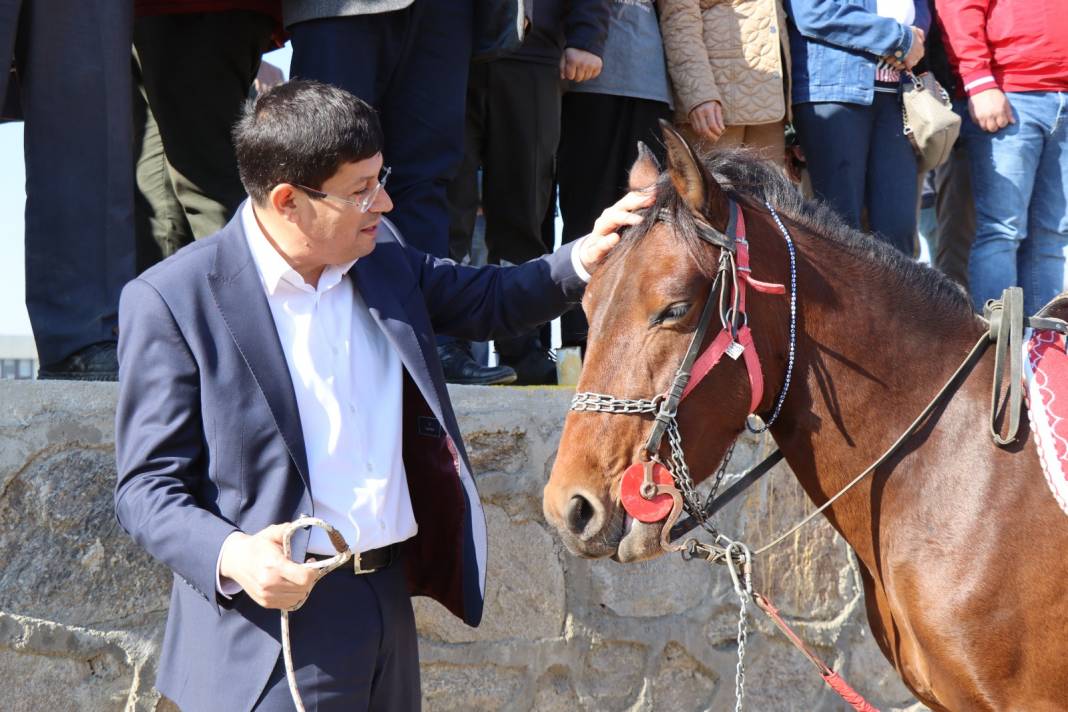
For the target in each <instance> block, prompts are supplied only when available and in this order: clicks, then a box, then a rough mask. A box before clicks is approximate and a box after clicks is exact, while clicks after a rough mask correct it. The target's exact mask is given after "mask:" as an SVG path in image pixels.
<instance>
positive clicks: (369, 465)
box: [367, 461, 374, 472]
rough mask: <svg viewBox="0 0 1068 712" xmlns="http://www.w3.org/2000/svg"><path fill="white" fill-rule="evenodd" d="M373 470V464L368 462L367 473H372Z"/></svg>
mask: <svg viewBox="0 0 1068 712" xmlns="http://www.w3.org/2000/svg"><path fill="white" fill-rule="evenodd" d="M373 469H374V468H373V467H371V462H370V461H368V462H367V471H368V472H370V471H372V470H373Z"/></svg>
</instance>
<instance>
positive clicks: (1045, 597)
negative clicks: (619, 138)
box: [544, 129, 1068, 712]
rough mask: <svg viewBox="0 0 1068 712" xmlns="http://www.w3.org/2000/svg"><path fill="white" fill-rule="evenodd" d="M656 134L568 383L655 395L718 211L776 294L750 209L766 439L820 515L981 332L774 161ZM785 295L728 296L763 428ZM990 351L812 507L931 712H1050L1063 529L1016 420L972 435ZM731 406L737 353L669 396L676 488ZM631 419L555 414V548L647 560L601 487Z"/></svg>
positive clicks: (633, 434)
mask: <svg viewBox="0 0 1068 712" xmlns="http://www.w3.org/2000/svg"><path fill="white" fill-rule="evenodd" d="M664 138H665V144H666V146H667V149H668V166H667V170H666V171H665V172H664V173H661V172H660V169H659V167H658V166H656V165H655V162H654V161H653V160H652V159H651V157H650V156H648V155H647V154H643V156H641V157H639V159H638V161H637V163H635V166H634V167H633V168H632V170H631V187H632V189H638V188H643V187H648V186H650V185H652V184H654V183H655V184H656V186H657V187H656V190H657V200H656V206H655V207H654V208H652V209H650V210H649V211H648V213H647V215H646V216H645V219H644V221H643V223H642V224H641V225H639V226H636V227H634V228H631V229H630V230H628V232H627V233H626V234H624V235H623V237H622V240H621V243H620V245H619V247H617V248H616V250H615V251H614V253H613V254H612V255H611V256H610V257H609V259H608V261H606V263H605V264H604V265H602V267H601V268H600V269H599V271H598V272H597V273H596V275H595V276H594V277H593V279H592V281H591V282H590V285H589V288H588V289H587V291H586V295H585V298H584V300H583V308H584V309H585V312H586V315H587V317H588V321H589V325H590V326H589V337H588V344H589V346H588V350H587V353H586V360H585V364H584V367H583V371H582V376H581V379H580V381H579V384H578V390H579V391H585V392H596V393H603V394H612V395H614V396H618V397H620V398H645V399H648V398H652V397H653V395H654V394H660V393H664V392H665V391H666V390H667V389H668V387H669V385H670V384H671V382H672V378H673V376H674V374H675V370H676V369H677V368H678V366H679V363H680V361H681V360H682V358H683V354H684V352H685V351H686V349H687V346H688V343H689V340H690V338H691V337H692V335H693V333H694V331H695V328H696V323H697V321H698V319H699V314H700V312H701V311H702V306H703V305H704V304H705V300H706V299H708V298H709V294H710V291H711V282H712V276H713V274H714V272H715V267H716V265H717V262H718V259H719V252H720V249H719V248H717V247H715V246H712V245H709V244H707V243H706V242H705V241H703V240H701V239H698V236H697V233H698V232H699V226H700V225H701V224H702V223H706V224H707V225H710V226H711V227H713V228H715V229H717V230H719V231H721V232H722V231H724V230H726V229H727V222H728V206H729V201H731V200H733V201H736V203H737V205H738V206H739V207H740V209H741V211H742V214H743V216H744V220H745V223H746V225H747V232H748V241H749V245H750V252H751V262H752V269H753V275H754V277H755V278H756V279H759V280H762V281H766V282H775V283H780V284H789V283H790V272H789V253H788V249H787V243H786V241H785V240H784V239H783V235H782V233H781V232H780V230H779V228H778V227H777V226H776V224H775V223H774V221H773V219H772V217H771V215H770V214H769V210H768V208H767V207H766V206H765V201H767V203H768V204H770V205H771V206H772V207H774V208H775V209H776V211H777V212H778V213H779V215H780V216H781V217H782V219H783V222H784V223H785V226H786V228H787V229H788V230H789V233H790V234H791V236H792V237H793V240H794V243H795V244H796V253H797V267H796V277H797V342H796V363H795V367H794V371H793V379H792V384H791V385H790V387H789V391H788V392H787V396H786V398H785V401H784V402H783V406H782V412H781V416H780V417H779V419H778V420H777V421H776V422H775V424H774V425H773V426H772V427H771V433H772V435H773V436H774V438H775V441H776V442H777V444H778V446H779V448H780V449H781V450H782V452H783V453H784V455H785V457H786V461H787V463H788V464H789V465H790V467H791V469H792V470H793V472H794V473H795V474H796V476H797V478H798V480H799V481H800V483H801V486H802V487H803V488H804V489H805V491H806V492H807V493H808V496H809V497H810V498H811V499H812V501H813V502H815V503H816V504H822V503H824V502H826V501H827V500H828V498H829V497H831V496H832V495H833V494H834V493H836V492H838V491H839V490H840V489H841V488H842V487H843V486H844V485H845V484H846V483H847V482H849V481H850V480H851V479H852V478H853V476H854V475H856V474H857V473H859V472H861V471H862V470H864V469H865V468H866V467H867V466H868V465H869V464H871V463H872V462H873V461H875V460H876V459H877V458H878V456H879V455H881V454H882V453H883V452H884V451H885V450H886V449H887V447H888V446H889V445H890V443H892V442H893V441H894V440H895V439H896V438H897V437H898V435H899V434H901V433H903V432H904V431H905V430H906V428H907V427H908V426H909V424H910V423H911V422H912V421H913V419H914V418H916V416H917V415H919V414H920V412H921V411H922V410H923V408H924V406H925V405H927V403H928V401H929V400H930V399H931V398H932V396H933V395H934V394H935V393H936V392H937V391H938V390H939V388H940V387H941V386H942V385H943V383H944V382H946V381H947V379H948V378H949V376H950V375H951V374H952V373H953V372H954V370H955V369H956V368H957V367H958V365H960V363H961V362H962V361H963V360H964V358H965V356H966V354H967V353H968V352H969V350H970V349H971V347H972V346H973V345H974V344H975V343H976V341H977V340H978V338H979V337H980V335H981V334H982V333H983V332H984V330H985V329H986V326H985V323H984V322H983V321H982V320H981V319H980V318H979V317H977V316H976V315H974V314H973V312H972V310H971V307H970V303H969V301H968V299H967V297H966V295H965V294H964V293H963V292H962V291H961V290H960V289H959V287H957V286H956V285H955V284H953V283H952V282H950V281H948V280H947V279H945V278H944V277H943V276H941V275H940V274H939V273H937V272H935V271H933V270H931V269H928V268H926V267H924V266H922V265H918V264H916V263H915V262H913V261H912V260H909V259H907V258H905V257H903V256H901V255H899V254H898V253H897V252H895V251H894V250H893V249H891V248H889V247H887V246H885V245H883V244H882V243H880V242H877V241H875V240H873V239H872V238H871V237H870V236H866V235H863V234H860V233H858V232H856V231H853V230H851V229H849V228H847V227H845V226H844V225H843V224H842V223H841V222H840V221H839V220H838V219H837V218H835V217H834V215H833V214H832V213H831V212H830V211H829V210H828V209H827V208H825V207H822V206H819V205H816V204H813V203H809V202H806V201H804V200H802V198H801V197H800V195H799V193H798V192H797V191H796V189H795V188H794V187H793V186H792V185H791V184H790V183H789V182H788V181H787V180H785V178H784V177H783V176H781V174H779V173H778V172H777V171H775V170H774V169H773V168H771V167H769V166H767V165H765V164H763V163H760V162H757V161H754V160H752V159H749V158H746V157H745V156H744V155H741V154H732V153H725V154H718V155H716V154H714V155H712V156H710V157H701V158H698V157H696V156H695V154H694V152H693V150H692V148H691V147H690V146H689V145H688V144H687V143H686V142H685V141H684V139H682V137H681V136H678V135H677V134H675V133H674V132H672V131H670V129H665V137H664ZM902 209H904V210H909V209H911V208H910V207H909V206H903V207H902ZM789 303H790V300H789V298H788V297H784V296H781V295H776V294H766V293H753V292H750V296H749V308H748V323H749V326H750V327H751V329H752V333H753V336H754V341H755V348H756V350H757V352H758V353H759V355H760V364H761V369H762V372H763V378H764V382H765V388H764V395H763V398H762V401H761V402H760V404H759V406H758V408H757V409H756V412H757V413H761V414H763V415H764V416H765V417H767V415H768V414H769V413H770V412H771V411H772V410H773V408H774V406H775V403H776V400H777V398H778V395H779V393H780V390H781V389H782V387H783V383H784V380H785V373H786V369H787V360H788V349H789V323H790V319H789V308H788V307H789ZM716 328H718V323H717V325H716ZM714 333H715V329H713V330H711V331H710V334H709V336H710V337H711V336H712V335H713V334H714ZM993 360H994V358H993V354H992V353H990V352H988V353H986V354H985V355H984V356H983V358H982V360H981V361H979V363H978V364H977V365H976V366H975V367H974V368H973V369H972V370H971V372H970V373H969V374H968V375H967V378H966V380H964V381H963V382H962V384H961V385H960V386H959V387H958V388H957V389H956V391H955V393H954V394H953V396H952V398H951V399H950V400H948V401H947V402H945V403H944V404H943V405H942V406H940V407H939V408H937V409H936V410H935V411H934V412H933V414H932V415H931V417H930V418H928V420H927V421H926V422H925V423H924V424H923V426H922V427H921V428H920V429H919V430H918V431H917V432H916V434H915V435H914V436H912V437H910V438H909V439H908V440H906V441H905V443H904V444H903V446H902V447H901V448H900V449H899V450H898V451H897V452H896V454H895V455H894V457H892V458H891V459H890V460H889V461H888V462H887V463H886V464H884V465H883V466H881V467H879V468H878V469H876V471H875V472H874V474H873V475H871V476H869V477H868V478H867V479H865V480H863V481H862V482H861V483H860V484H859V485H858V486H857V487H855V488H854V489H852V490H850V491H849V492H848V493H847V494H846V495H845V496H843V497H842V498H841V499H840V500H838V501H836V502H835V503H834V504H833V506H831V507H830V508H829V509H828V510H827V511H826V515H827V517H828V518H829V520H830V522H831V523H832V525H833V526H834V527H835V528H836V529H837V530H838V532H839V533H840V534H841V535H842V537H843V538H844V539H845V540H846V541H847V542H848V543H849V545H850V546H852V548H853V550H854V551H855V552H856V555H857V557H858V559H859V561H860V562H861V569H862V576H863V579H864V585H865V599H866V604H867V611H868V618H869V621H870V624H871V628H872V630H873V632H874V634H875V638H876V640H877V641H878V643H879V645H880V647H881V649H882V651H883V653H884V654H885V655H886V657H887V658H888V659H889V660H890V662H891V663H892V664H893V665H894V666H895V667H896V668H897V670H898V671H899V672H900V674H901V677H902V678H903V680H904V681H905V683H906V684H907V685H908V687H909V688H910V689H911V690H912V691H913V692H914V693H915V695H916V696H917V698H919V699H920V700H922V701H923V702H924V703H925V704H927V705H928V706H930V707H931V708H932V709H935V710H954V711H964V710H967V711H972V710H998V711H999V712H1003V711H1005V710H1026V711H1028V712H1037V711H1039V710H1064V709H1066V708H1068V626H1066V624H1065V619H1066V615H1068V587H1066V583H1068V519H1066V518H1065V514H1064V512H1062V511H1061V509H1060V508H1059V507H1058V505H1057V504H1056V502H1055V500H1054V498H1053V497H1052V496H1051V494H1050V492H1049V490H1048V488H1047V486H1046V484H1045V483H1044V482H1043V476H1042V472H1041V468H1040V463H1039V460H1038V457H1037V455H1036V453H1035V447H1034V444H1033V443H1032V442H1031V433H1030V432H1029V429H1028V427H1027V423H1026V418H1024V419H1023V420H1024V423H1023V425H1022V426H1021V429H1020V433H1019V438H1018V440H1017V442H1016V443H1015V444H1014V445H1013V446H1011V447H1008V448H999V447H997V446H995V445H994V444H993V442H992V439H991V436H990V433H989V427H988V426H987V418H988V414H989V408H990V388H991V382H992V379H993V371H994V364H993ZM750 395H751V394H750V381H749V377H748V374H747V372H746V366H745V362H744V359H741V358H739V359H737V360H731V359H726V358H725V359H723V360H722V362H721V363H719V364H718V365H717V366H716V367H715V368H714V369H712V371H711V372H710V373H709V375H708V377H707V378H705V379H704V380H703V381H702V382H701V383H700V385H699V386H698V387H697V388H696V389H695V390H694V392H693V395H692V396H691V397H689V398H688V399H687V400H686V401H685V402H684V403H683V404H682V405H681V406H680V408H679V411H678V423H679V429H680V431H681V433H682V436H683V444H684V447H685V457H686V460H687V461H688V462H689V465H690V468H691V470H692V471H693V472H694V474H695V476H696V475H698V474H700V473H709V472H712V471H714V470H715V469H716V466H717V464H718V463H719V462H720V460H721V458H723V456H724V454H725V452H726V451H727V448H728V445H729V444H730V443H731V442H732V441H733V440H734V439H735V438H736V437H737V436H738V435H739V434H740V433H741V431H742V429H743V427H744V424H745V420H746V416H747V415H748V413H749V408H750ZM651 427H652V416H650V415H644V416H634V415H629V416H628V415H619V414H615V413H597V412H572V413H570V414H569V415H568V417H567V421H566V424H565V426H564V432H563V435H562V439H561V442H560V449H559V453H558V455H557V459H556V464H555V466H554V468H553V471H552V475H551V478H550V480H549V483H548V485H547V486H546V488H545V494H544V509H545V515H546V518H547V519H548V521H549V522H550V523H552V524H553V525H554V526H555V527H556V528H557V529H558V530H559V533H560V536H561V537H562V539H563V541H564V542H565V544H566V545H567V547H568V548H569V549H570V550H571V551H572V552H573V553H574V554H577V555H579V556H584V557H591V558H592V557H609V556H610V557H612V558H614V559H616V560H617V561H620V562H631V561H639V560H643V559H648V558H651V557H654V556H657V555H659V554H660V553H662V549H661V547H660V529H661V527H662V522H661V523H652V524H645V523H642V522H640V521H635V520H633V519H631V518H630V517H629V516H627V515H625V512H624V510H623V508H622V507H621V505H620V498H619V487H620V486H619V481H620V475H621V473H622V472H623V471H624V470H625V469H626V468H627V467H628V466H629V465H630V464H631V463H634V462H637V461H639V459H640V458H641V450H642V448H643V445H644V443H645V442H646V438H647V437H648V435H649V432H650V430H651ZM664 450H665V451H666V446H665V448H664ZM665 457H666V456H665ZM743 538H744V537H743ZM750 543H751V544H753V545H759V544H761V543H763V542H750ZM755 565H756V566H758V567H759V565H760V562H759V559H758V560H757V561H756V563H755Z"/></svg>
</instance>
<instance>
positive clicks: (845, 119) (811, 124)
mask: <svg viewBox="0 0 1068 712" xmlns="http://www.w3.org/2000/svg"><path fill="white" fill-rule="evenodd" d="M794 126H795V127H796V128H797V135H798V139H799V140H800V142H801V147H802V148H803V149H804V152H805V160H806V162H807V164H808V172H809V176H810V178H811V180H812V190H813V192H814V193H815V194H816V197H818V198H820V199H822V200H824V201H825V202H827V203H828V204H829V205H830V206H831V207H832V208H834V209H835V210H836V211H837V212H838V214H839V215H841V216H842V218H844V219H845V221H846V222H847V223H848V224H850V225H852V226H853V227H854V228H857V229H861V216H862V214H863V213H864V210H865V209H867V215H868V227H869V228H870V231H871V232H872V233H873V234H875V236H876V237H878V238H880V239H882V240H884V241H886V242H888V243H889V244H891V245H893V246H894V247H896V248H897V249H898V250H900V251H901V252H903V253H904V254H906V255H909V256H910V257H911V256H913V254H914V251H915V239H916V210H915V206H916V204H917V180H916V173H917V167H916V154H915V153H914V152H913V150H912V146H911V145H910V144H909V142H908V139H907V138H906V137H905V135H904V133H903V132H902V127H903V123H902V117H901V100H900V98H899V97H898V96H897V95H894V94H884V93H880V92H876V94H875V99H874V101H873V102H872V104H870V105H863V104H847V103H841V102H809V103H804V104H795V105H794Z"/></svg>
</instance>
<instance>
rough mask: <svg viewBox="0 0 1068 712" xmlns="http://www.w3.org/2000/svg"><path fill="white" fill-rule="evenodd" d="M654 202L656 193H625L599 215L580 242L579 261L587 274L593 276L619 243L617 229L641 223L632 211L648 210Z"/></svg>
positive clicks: (640, 218) (639, 217)
mask: <svg viewBox="0 0 1068 712" xmlns="http://www.w3.org/2000/svg"><path fill="white" fill-rule="evenodd" d="M655 201H656V193H654V192H653V191H651V190H648V191H646V190H643V191H635V192H631V193H627V194H626V195H624V196H623V197H622V198H620V199H619V200H617V201H616V202H615V204H614V205H612V206H611V207H609V208H606V209H605V211H604V212H603V213H601V217H599V218H597V222H595V223H594V224H593V232H591V233H590V234H589V235H587V236H586V237H585V239H583V241H582V247H581V249H582V252H581V253H580V254H579V259H580V260H582V266H583V267H585V268H586V271H587V272H589V273H590V274H593V271H594V270H595V269H597V267H598V266H600V264H601V262H602V261H603V260H604V258H605V257H606V256H607V255H608V253H609V252H611V251H612V248H613V247H615V246H616V244H618V243H619V233H618V232H617V230H619V228H621V227H623V226H625V225H637V224H638V223H640V222H641V221H642V216H641V215H638V214H637V213H635V212H634V211H635V210H640V209H641V208H648V207H649V206H650V205H652V204H653V203H654V202H655Z"/></svg>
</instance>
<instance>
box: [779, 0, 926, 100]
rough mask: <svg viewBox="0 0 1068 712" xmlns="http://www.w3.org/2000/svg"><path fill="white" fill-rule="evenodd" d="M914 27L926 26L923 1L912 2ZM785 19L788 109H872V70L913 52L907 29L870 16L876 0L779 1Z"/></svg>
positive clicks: (909, 32)
mask: <svg viewBox="0 0 1068 712" xmlns="http://www.w3.org/2000/svg"><path fill="white" fill-rule="evenodd" d="M913 2H914V4H915V6H916V19H915V22H914V24H915V25H916V27H919V28H920V29H922V30H923V31H924V32H926V31H927V29H928V28H929V27H930V25H931V11H930V8H929V7H928V6H927V0H913ZM784 5H785V7H786V12H787V14H788V16H789V28H790V55H791V60H792V62H793V67H792V70H791V71H792V73H793V96H792V99H793V103H795V104H802V103H804V102H809V101H841V102H847V103H852V104H871V103H872V99H873V97H874V93H875V66H876V65H877V64H878V63H879V59H880V58H882V57H886V56H888V55H893V56H896V57H902V58H903V57H904V56H905V55H906V54H908V51H909V49H910V48H911V47H912V32H911V31H910V30H909V28H908V27H907V26H905V25H903V24H901V23H900V22H897V21H896V20H893V19H891V18H889V17H880V16H879V15H877V14H876V13H875V6H876V0H784Z"/></svg>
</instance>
